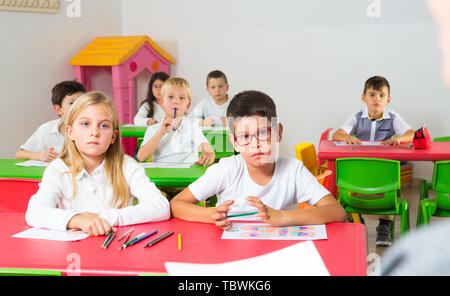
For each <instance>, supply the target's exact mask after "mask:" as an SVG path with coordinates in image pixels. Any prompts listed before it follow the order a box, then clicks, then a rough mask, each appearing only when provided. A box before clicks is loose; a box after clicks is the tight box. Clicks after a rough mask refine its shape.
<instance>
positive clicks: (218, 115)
mask: <svg viewBox="0 0 450 296" xmlns="http://www.w3.org/2000/svg"><path fill="white" fill-rule="evenodd" d="M229 88H230V86H229V85H228V80H227V76H225V73H223V72H222V71H219V70H214V71H211V72H209V74H208V76H207V77H206V90H207V91H208V93H209V96H208V97H206V98H204V99H203V100H201V101H200V102H199V103H198V104H197V106H195V108H194V110H192V112H191V114H190V117H191V118H193V119H194V120H195V121H196V122H197V121H199V124H200V125H201V126H206V127H210V126H212V125H223V126H226V125H227V121H226V118H225V116H226V113H227V107H228V104H229V102H230V100H229V99H228V94H227V92H228V90H229Z"/></svg>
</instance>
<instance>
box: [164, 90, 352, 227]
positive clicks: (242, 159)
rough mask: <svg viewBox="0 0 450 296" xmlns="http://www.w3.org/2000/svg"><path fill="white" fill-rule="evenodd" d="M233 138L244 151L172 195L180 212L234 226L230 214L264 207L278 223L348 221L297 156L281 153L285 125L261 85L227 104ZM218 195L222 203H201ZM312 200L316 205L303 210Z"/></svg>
mask: <svg viewBox="0 0 450 296" xmlns="http://www.w3.org/2000/svg"><path fill="white" fill-rule="evenodd" d="M227 118H228V123H229V126H230V130H231V132H232V135H230V141H231V142H232V143H233V145H234V148H235V150H236V151H238V152H240V155H235V156H231V157H227V158H222V159H221V160H220V161H219V163H217V164H214V165H212V166H211V167H210V168H208V170H207V171H206V173H205V174H204V175H203V176H202V177H200V178H199V179H198V180H197V181H195V182H194V183H192V184H191V185H189V187H188V188H186V189H185V190H183V191H182V192H181V193H179V194H178V195H177V196H175V198H174V199H172V201H171V210H172V214H173V216H174V217H175V218H180V219H184V220H189V221H199V222H207V223H215V224H216V225H217V226H218V227H220V228H222V229H224V230H225V229H229V228H230V227H231V225H232V224H231V221H230V219H229V218H228V217H227V216H228V215H233V214H241V213H251V212H256V211H257V212H258V213H257V214H256V215H254V217H259V218H260V219H262V220H263V221H265V222H267V223H270V224H271V225H274V226H286V225H305V224H323V223H330V222H344V221H345V219H346V214H345V211H344V209H343V208H342V206H341V205H340V204H339V203H338V202H337V201H336V199H335V198H334V197H333V196H332V195H331V194H330V193H329V192H328V191H327V190H326V189H325V188H324V187H323V186H322V185H320V184H319V183H318V182H317V180H316V178H315V177H314V176H313V175H312V174H311V173H310V172H309V171H308V169H306V168H305V166H303V164H302V163H301V162H300V161H299V160H297V159H295V158H287V157H278V156H277V150H278V144H279V142H280V141H281V138H282V134H283V125H282V124H281V123H278V121H277V114H276V107H275V104H274V102H273V100H272V99H271V98H270V97H269V96H267V95H266V94H264V93H262V92H258V91H244V92H241V93H239V94H237V95H236V96H235V97H234V98H233V100H231V102H230V105H229V106H228V109H227ZM214 194H216V195H217V207H216V208H204V207H201V206H198V205H197V203H198V202H199V201H204V200H206V199H207V198H209V197H211V196H213V195H214ZM301 202H307V203H309V204H310V205H313V206H314V207H311V208H307V209H303V210H297V209H291V208H293V207H294V208H296V204H298V203H301Z"/></svg>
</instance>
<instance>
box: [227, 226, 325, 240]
mask: <svg viewBox="0 0 450 296" xmlns="http://www.w3.org/2000/svg"><path fill="white" fill-rule="evenodd" d="M222 239H270V240H319V239H327V233H326V229H325V225H323V224H322V225H304V226H285V227H276V226H271V225H269V224H262V223H251V224H250V223H234V224H233V227H231V229H229V230H226V231H224V232H223V234H222Z"/></svg>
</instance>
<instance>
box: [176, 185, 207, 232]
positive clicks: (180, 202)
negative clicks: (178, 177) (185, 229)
mask: <svg viewBox="0 0 450 296" xmlns="http://www.w3.org/2000/svg"><path fill="white" fill-rule="evenodd" d="M198 202H199V201H198V200H197V199H196V198H195V196H194V195H193V194H192V192H191V190H190V189H189V187H188V188H185V189H184V190H183V191H181V192H180V193H178V194H177V195H176V196H175V197H174V198H173V199H172V200H171V201H170V209H171V211H172V216H173V217H174V218H179V219H183V220H187V221H195V222H205V223H214V220H213V219H212V218H211V215H212V214H213V213H214V208H205V207H202V206H199V205H197V203H198Z"/></svg>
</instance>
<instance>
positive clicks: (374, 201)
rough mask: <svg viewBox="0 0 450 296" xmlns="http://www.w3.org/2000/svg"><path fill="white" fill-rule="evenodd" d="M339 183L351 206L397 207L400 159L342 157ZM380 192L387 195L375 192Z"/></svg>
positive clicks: (338, 168) (337, 165)
mask: <svg viewBox="0 0 450 296" xmlns="http://www.w3.org/2000/svg"><path fill="white" fill-rule="evenodd" d="M336 186H338V187H339V190H340V196H339V198H342V199H343V200H342V203H344V204H347V205H349V206H353V207H357V208H365V209H387V208H393V207H395V208H397V190H398V189H400V162H399V161H397V160H388V159H377V158H359V157H358V158H338V159H336ZM350 192H353V193H356V194H350ZM361 194H364V195H366V196H361ZM377 194H384V196H375V195H377ZM368 195H372V196H368Z"/></svg>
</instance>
